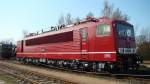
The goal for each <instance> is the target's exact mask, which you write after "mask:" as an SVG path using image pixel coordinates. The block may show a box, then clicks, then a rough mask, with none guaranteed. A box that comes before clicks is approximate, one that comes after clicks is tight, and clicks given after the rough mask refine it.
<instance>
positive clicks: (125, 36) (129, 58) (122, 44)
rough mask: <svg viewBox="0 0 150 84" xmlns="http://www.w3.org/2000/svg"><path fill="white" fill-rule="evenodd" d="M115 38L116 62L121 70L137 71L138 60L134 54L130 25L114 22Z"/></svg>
mask: <svg viewBox="0 0 150 84" xmlns="http://www.w3.org/2000/svg"><path fill="white" fill-rule="evenodd" d="M114 29H115V32H116V33H115V38H116V51H117V62H118V64H119V65H122V66H121V67H120V68H121V69H123V70H129V69H132V70H134V69H138V67H139V64H140V58H139V56H138V55H137V54H136V44H135V36H134V28H133V26H132V25H131V24H129V23H127V22H124V21H118V22H115V28H114Z"/></svg>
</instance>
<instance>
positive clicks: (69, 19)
mask: <svg viewBox="0 0 150 84" xmlns="http://www.w3.org/2000/svg"><path fill="white" fill-rule="evenodd" d="M65 21H66V24H67V25H70V24H72V17H71V14H70V13H68V14H67V15H66V18H65Z"/></svg>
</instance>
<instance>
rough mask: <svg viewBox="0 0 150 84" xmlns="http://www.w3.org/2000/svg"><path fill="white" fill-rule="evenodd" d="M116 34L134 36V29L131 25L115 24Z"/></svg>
mask: <svg viewBox="0 0 150 84" xmlns="http://www.w3.org/2000/svg"><path fill="white" fill-rule="evenodd" d="M117 34H118V36H119V37H134V30H133V27H132V26H129V25H125V24H117Z"/></svg>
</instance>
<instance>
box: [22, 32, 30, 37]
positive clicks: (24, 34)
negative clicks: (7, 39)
mask: <svg viewBox="0 0 150 84" xmlns="http://www.w3.org/2000/svg"><path fill="white" fill-rule="evenodd" d="M22 34H23V38H25V37H26V36H27V35H28V34H29V32H28V31H27V30H23V31H22Z"/></svg>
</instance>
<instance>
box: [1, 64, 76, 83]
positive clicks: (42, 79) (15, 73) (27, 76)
mask: <svg viewBox="0 0 150 84" xmlns="http://www.w3.org/2000/svg"><path fill="white" fill-rule="evenodd" d="M0 71H1V72H3V73H6V74H9V75H11V76H12V77H14V78H16V79H17V80H18V82H19V83H21V84H75V83H73V82H69V81H66V80H61V79H58V78H57V77H51V76H49V75H43V74H41V73H37V72H34V71H27V70H23V69H18V68H15V67H13V66H9V65H3V64H0Z"/></svg>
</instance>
